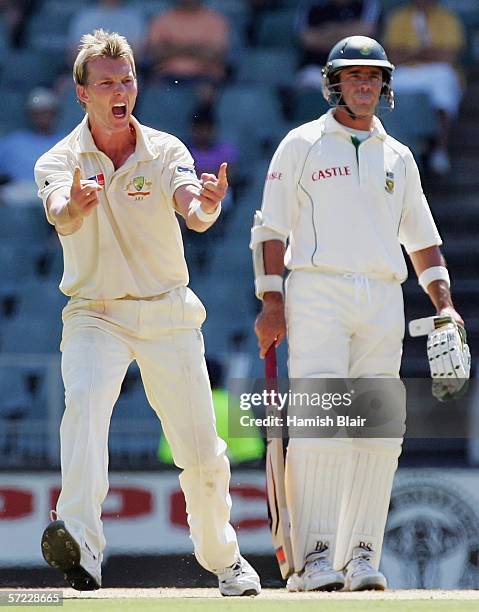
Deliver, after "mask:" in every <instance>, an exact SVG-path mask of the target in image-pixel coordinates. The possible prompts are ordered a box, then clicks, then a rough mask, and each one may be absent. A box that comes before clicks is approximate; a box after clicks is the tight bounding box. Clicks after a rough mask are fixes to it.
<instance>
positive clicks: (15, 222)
mask: <svg viewBox="0 0 479 612" xmlns="http://www.w3.org/2000/svg"><path fill="white" fill-rule="evenodd" d="M38 202H39V203H38V206H24V207H19V208H16V207H14V206H2V207H0V241H3V240H12V241H15V242H17V243H18V242H21V241H24V242H25V243H26V244H27V245H28V246H32V245H38V246H40V245H46V243H47V242H48V240H49V238H50V236H51V225H50V224H49V223H48V222H47V220H46V219H45V213H44V212H43V208H42V206H41V203H40V201H38Z"/></svg>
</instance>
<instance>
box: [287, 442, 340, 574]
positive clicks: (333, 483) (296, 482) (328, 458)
mask: <svg viewBox="0 0 479 612" xmlns="http://www.w3.org/2000/svg"><path fill="white" fill-rule="evenodd" d="M350 447H351V440H313V439H299V438H294V439H291V440H290V441H289V444H288V452H287V456H286V472H285V486H286V500H287V504H288V510H289V517H290V522H291V544H292V549H293V558H294V566H295V571H296V572H299V571H301V570H302V569H303V568H304V565H305V559H306V555H308V554H309V553H311V552H313V551H314V550H317V549H319V548H320V547H321V544H319V543H321V542H322V543H327V545H328V546H329V549H330V554H331V557H330V558H331V560H332V559H333V556H334V549H335V536H336V531H337V521H338V515H339V505H340V500H341V488H342V479H343V472H344V465H345V463H346V460H347V456H348V453H349V449H350Z"/></svg>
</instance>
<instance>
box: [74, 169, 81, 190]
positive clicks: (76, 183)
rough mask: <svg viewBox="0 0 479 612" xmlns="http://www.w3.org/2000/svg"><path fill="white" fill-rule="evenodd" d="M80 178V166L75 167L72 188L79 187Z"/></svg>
mask: <svg viewBox="0 0 479 612" xmlns="http://www.w3.org/2000/svg"><path fill="white" fill-rule="evenodd" d="M80 176H81V170H80V166H75V171H74V173H73V187H81V181H80Z"/></svg>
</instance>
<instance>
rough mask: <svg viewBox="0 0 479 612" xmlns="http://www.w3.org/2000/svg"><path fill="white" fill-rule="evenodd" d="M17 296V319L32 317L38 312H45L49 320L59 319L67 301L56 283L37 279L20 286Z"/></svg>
mask: <svg viewBox="0 0 479 612" xmlns="http://www.w3.org/2000/svg"><path fill="white" fill-rule="evenodd" d="M59 280H60V279H59ZM18 296H19V306H18V316H19V317H34V316H35V315H36V314H37V313H38V312H45V313H46V312H47V313H48V317H49V318H50V319H53V318H60V317H61V312H62V309H63V307H64V306H65V305H66V303H67V300H68V298H67V297H66V296H65V295H64V294H63V293H62V292H61V291H60V289H59V288H58V282H55V281H48V280H39V279H31V280H28V281H27V282H25V283H24V284H22V285H21V286H20V287H19V290H18Z"/></svg>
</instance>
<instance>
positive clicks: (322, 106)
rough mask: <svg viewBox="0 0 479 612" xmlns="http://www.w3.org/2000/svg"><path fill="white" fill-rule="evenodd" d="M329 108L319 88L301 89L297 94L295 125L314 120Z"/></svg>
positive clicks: (294, 114) (294, 115) (294, 113)
mask: <svg viewBox="0 0 479 612" xmlns="http://www.w3.org/2000/svg"><path fill="white" fill-rule="evenodd" d="M327 110H329V104H328V103H327V102H326V100H325V99H324V96H323V92H322V91H321V90H319V89H304V90H299V91H297V92H296V94H295V102H294V112H293V122H294V123H295V125H299V124H301V123H307V122H308V121H314V119H318V117H320V116H321V115H323V114H324V113H325V112H326V111H327Z"/></svg>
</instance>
